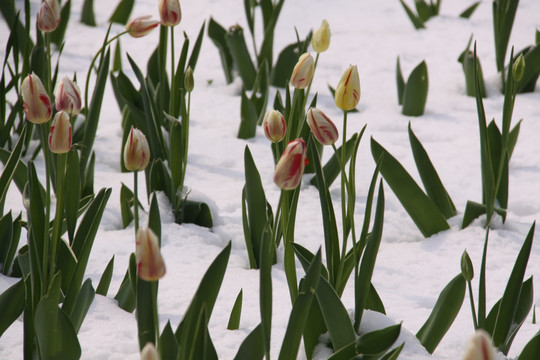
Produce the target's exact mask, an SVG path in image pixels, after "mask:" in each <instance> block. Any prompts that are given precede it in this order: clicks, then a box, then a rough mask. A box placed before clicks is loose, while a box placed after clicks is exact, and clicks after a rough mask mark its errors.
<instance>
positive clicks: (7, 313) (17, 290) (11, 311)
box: [0, 280, 25, 337]
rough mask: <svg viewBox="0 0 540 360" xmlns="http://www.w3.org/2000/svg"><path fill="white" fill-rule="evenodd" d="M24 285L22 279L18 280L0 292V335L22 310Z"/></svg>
mask: <svg viewBox="0 0 540 360" xmlns="http://www.w3.org/2000/svg"><path fill="white" fill-rule="evenodd" d="M24 302H25V286H24V281H23V280H19V281H17V282H16V283H15V284H13V285H11V286H10V287H9V288H7V289H6V290H5V291H4V292H3V293H2V294H0V308H1V309H2V316H0V337H1V336H2V334H3V333H4V332H5V331H6V330H7V329H8V328H9V327H10V326H11V324H13V322H15V320H17V319H18V318H19V316H21V314H22V312H23V310H24Z"/></svg>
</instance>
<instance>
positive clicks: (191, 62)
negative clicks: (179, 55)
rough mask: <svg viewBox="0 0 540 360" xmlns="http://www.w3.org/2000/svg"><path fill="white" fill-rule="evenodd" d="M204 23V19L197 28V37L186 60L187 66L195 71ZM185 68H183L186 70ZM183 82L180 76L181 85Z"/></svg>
mask: <svg viewBox="0 0 540 360" xmlns="http://www.w3.org/2000/svg"><path fill="white" fill-rule="evenodd" d="M205 25H206V21H204V22H203V24H202V25H201V29H200V30H199V34H198V35H197V39H196V40H195V44H193V49H192V50H191V55H190V56H189V60H188V66H190V67H191V68H192V69H193V71H195V68H196V67H197V60H198V59H199V53H200V52H201V45H202V40H203V38H204V27H205ZM186 69H187V68H184V70H186ZM183 84H184V80H183V78H182V86H183Z"/></svg>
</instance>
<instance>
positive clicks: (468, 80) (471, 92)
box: [458, 35, 486, 98]
mask: <svg viewBox="0 0 540 360" xmlns="http://www.w3.org/2000/svg"><path fill="white" fill-rule="evenodd" d="M472 39H473V37H472V35H471V37H470V38H469V42H468V43H467V47H466V48H465V50H463V52H462V53H461V54H460V56H459V58H458V62H460V63H461V65H462V67H463V73H464V74H465V90H466V93H467V96H475V95H476V80H475V71H476V72H477V73H478V81H479V84H478V85H479V87H478V90H479V91H480V96H481V97H483V98H485V97H486V89H485V84H484V75H483V72H482V66H481V65H480V60H479V59H475V57H474V53H473V52H472V51H471V50H470V48H471V43H472ZM475 64H476V69H475V68H474V67H475Z"/></svg>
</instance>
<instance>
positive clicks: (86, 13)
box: [81, 0, 96, 26]
mask: <svg viewBox="0 0 540 360" xmlns="http://www.w3.org/2000/svg"><path fill="white" fill-rule="evenodd" d="M81 23H83V24H85V25H88V26H96V19H95V16H94V0H84V2H83V7H82V10H81Z"/></svg>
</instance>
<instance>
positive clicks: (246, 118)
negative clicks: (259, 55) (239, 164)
mask: <svg viewBox="0 0 540 360" xmlns="http://www.w3.org/2000/svg"><path fill="white" fill-rule="evenodd" d="M267 103H268V67H267V65H266V63H262V64H261V66H260V67H259V70H258V72H257V76H256V78H255V80H254V83H253V88H252V89H251V96H249V97H248V96H247V93H246V90H245V89H243V90H242V97H241V103H240V128H239V129H238V138H240V139H249V138H252V137H255V133H256V129H257V124H261V123H262V120H263V118H264V115H265V112H266V104H267Z"/></svg>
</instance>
